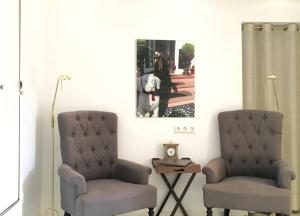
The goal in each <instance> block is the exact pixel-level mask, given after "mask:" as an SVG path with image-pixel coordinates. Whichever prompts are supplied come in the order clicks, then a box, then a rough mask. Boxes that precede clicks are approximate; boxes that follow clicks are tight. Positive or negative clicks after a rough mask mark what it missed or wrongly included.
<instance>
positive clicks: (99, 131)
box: [58, 111, 157, 216]
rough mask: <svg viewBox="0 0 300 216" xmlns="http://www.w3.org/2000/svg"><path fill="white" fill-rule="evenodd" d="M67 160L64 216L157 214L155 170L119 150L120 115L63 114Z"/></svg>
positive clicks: (62, 139)
mask: <svg viewBox="0 0 300 216" xmlns="http://www.w3.org/2000/svg"><path fill="white" fill-rule="evenodd" d="M58 126H59V132H60V143H61V153H62V160H63V164H62V165H61V166H60V168H59V170H58V174H59V176H60V190H61V206H62V209H63V210H64V211H65V216H70V215H74V216H111V215H116V214H121V213H125V212H129V211H134V210H138V209H143V208H149V212H148V213H149V215H150V216H152V215H154V212H153V208H154V207H155V206H156V196H157V195H156V194H157V192H156V187H154V186H152V185H149V184H148V178H149V175H150V173H151V168H149V167H146V166H143V165H139V164H137V163H134V162H130V161H127V160H122V159H119V158H118V154H117V116H116V115H115V114H113V113H109V112H99V111H76V112H66V113H61V114H59V115H58Z"/></svg>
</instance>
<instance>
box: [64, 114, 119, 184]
mask: <svg viewBox="0 0 300 216" xmlns="http://www.w3.org/2000/svg"><path fill="white" fill-rule="evenodd" d="M58 123H59V132H60V136H61V153H62V160H63V163H64V164H67V165H69V166H70V167H72V168H73V169H76V170H77V171H78V172H79V173H80V174H82V175H83V176H84V177H85V178H86V180H87V181H89V180H94V179H99V178H110V177H112V175H113V173H112V171H113V167H112V166H113V165H114V163H112V161H115V160H117V133H116V132H117V116H116V115H115V114H114V113H109V112H98V111H77V112H67V113H61V114H59V115H58Z"/></svg>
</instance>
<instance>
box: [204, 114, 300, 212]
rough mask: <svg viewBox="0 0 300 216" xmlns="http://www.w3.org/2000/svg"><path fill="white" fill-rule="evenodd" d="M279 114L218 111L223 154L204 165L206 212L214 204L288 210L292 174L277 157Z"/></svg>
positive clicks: (279, 149) (217, 206) (280, 123)
mask: <svg viewBox="0 0 300 216" xmlns="http://www.w3.org/2000/svg"><path fill="white" fill-rule="evenodd" d="M282 119H283V115H282V114H281V113H278V112H271V111H260V110H237V111H229V112H223V113H220V114H219V132H220V144H221V157H219V158H216V159H214V160H211V161H210V162H209V163H208V164H207V165H206V166H205V167H204V168H203V173H204V174H205V175H206V182H207V184H206V185H205V186H204V187H203V198H204V205H205V206H206V208H207V215H208V216H211V215H212V208H213V207H216V208H224V215H227V216H228V215H229V211H230V209H238V210H245V211H254V212H275V213H276V214H284V215H289V214H290V190H289V189H290V181H291V180H293V179H295V174H294V173H293V172H292V171H291V170H290V168H289V166H288V164H287V163H286V162H285V161H283V160H282V159H281V132H282Z"/></svg>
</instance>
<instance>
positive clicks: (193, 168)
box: [152, 158, 201, 216]
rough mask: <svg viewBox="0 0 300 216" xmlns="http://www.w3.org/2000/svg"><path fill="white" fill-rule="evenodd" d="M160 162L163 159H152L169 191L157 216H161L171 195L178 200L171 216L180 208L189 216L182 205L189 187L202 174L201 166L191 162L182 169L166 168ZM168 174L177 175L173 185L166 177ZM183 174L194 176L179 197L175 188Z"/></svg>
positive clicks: (177, 167)
mask: <svg viewBox="0 0 300 216" xmlns="http://www.w3.org/2000/svg"><path fill="white" fill-rule="evenodd" d="M182 159H187V160H190V159H189V158H182ZM160 161H161V159H159V158H152V166H153V168H154V169H155V171H156V173H158V174H160V175H161V177H162V178H163V180H164V182H165V183H166V185H167V187H168V189H169V191H168V193H167V194H166V196H165V198H164V200H163V202H162V204H161V205H160V207H159V209H158V211H157V213H156V216H159V215H160V213H161V211H162V210H163V208H164V206H165V205H166V203H167V200H168V199H169V197H170V195H171V194H172V196H173V197H174V199H175V200H176V205H175V207H174V209H173V211H172V213H171V216H173V215H175V212H176V211H177V209H178V207H179V208H180V209H181V211H182V213H183V215H185V216H187V215H188V213H187V212H186V210H185V208H184V207H183V205H182V200H183V198H184V196H185V194H186V192H187V191H188V189H189V187H190V186H191V184H192V182H193V180H194V178H195V176H196V174H197V173H200V172H201V166H200V164H196V163H194V162H191V163H190V164H188V165H187V166H184V167H182V166H166V165H161V164H160V163H159V162H160ZM167 173H175V174H177V175H176V178H175V180H174V181H173V182H172V183H170V182H169V180H168V178H167V177H166V174H167ZM183 173H191V174H192V175H191V177H190V178H189V180H188V182H187V184H186V186H185V187H184V189H183V191H182V193H181V194H180V196H179V197H178V196H177V194H176V192H175V191H174V188H175V186H176V184H177V182H178V180H179V178H180V176H181V175H182V174H183Z"/></svg>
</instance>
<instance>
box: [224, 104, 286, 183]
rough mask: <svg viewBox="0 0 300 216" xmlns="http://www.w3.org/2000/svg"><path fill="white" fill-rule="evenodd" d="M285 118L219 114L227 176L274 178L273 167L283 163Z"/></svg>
mask: <svg viewBox="0 0 300 216" xmlns="http://www.w3.org/2000/svg"><path fill="white" fill-rule="evenodd" d="M282 118H283V115H282V114H281V113H278V112H271V111H259V110H251V111H247V110H238V111H230V112H223V113H220V114H219V127H220V144H221V156H222V158H224V160H225V163H226V173H227V176H228V177H229V176H245V175H246V176H256V177H263V178H272V179H274V178H275V176H273V174H272V173H271V169H270V167H271V166H272V163H273V162H274V161H277V160H280V159H281V134H282Z"/></svg>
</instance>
